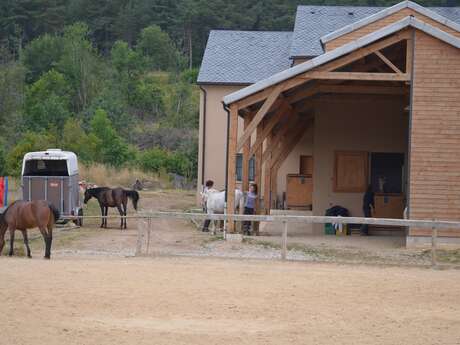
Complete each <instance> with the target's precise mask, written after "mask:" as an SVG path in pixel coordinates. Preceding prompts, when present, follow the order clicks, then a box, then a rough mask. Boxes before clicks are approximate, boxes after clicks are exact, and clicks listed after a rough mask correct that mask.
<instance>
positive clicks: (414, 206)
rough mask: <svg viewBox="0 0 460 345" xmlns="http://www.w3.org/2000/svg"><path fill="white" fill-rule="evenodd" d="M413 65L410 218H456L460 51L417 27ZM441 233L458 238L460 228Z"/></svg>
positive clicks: (459, 209)
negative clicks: (418, 29)
mask: <svg viewBox="0 0 460 345" xmlns="http://www.w3.org/2000/svg"><path fill="white" fill-rule="evenodd" d="M414 68H415V70H414V78H415V79H414V84H413V113H412V138H411V163H410V164H411V171H410V217H411V218H416V219H432V218H434V219H443V220H457V221H458V220H460V50H459V49H456V48H454V47H452V46H450V45H448V44H446V43H444V42H441V41H439V40H437V39H436V38H433V37H431V36H428V35H426V34H424V33H422V32H420V31H416V39H415V65H414ZM430 234H431V232H430V231H425V230H417V229H411V230H410V235H415V236H417V235H430ZM440 235H444V236H456V237H458V236H460V229H457V230H452V231H442V232H440Z"/></svg>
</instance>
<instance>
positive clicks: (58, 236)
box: [0, 191, 460, 345]
mask: <svg viewBox="0 0 460 345" xmlns="http://www.w3.org/2000/svg"><path fill="white" fill-rule="evenodd" d="M141 200H142V202H141V207H142V209H143V210H165V211H166V210H179V211H185V210H188V209H190V208H191V207H193V206H194V194H193V193H190V192H179V191H157V192H146V193H145V192H144V193H142V199H141ZM85 211H86V214H97V212H98V209H97V205H96V204H95V203H90V204H89V205H88V207H87V208H86V210H85ZM111 214H113V210H112V211H111ZM99 224H100V221H99V220H98V219H94V220H90V221H85V227H83V228H79V229H76V228H72V227H68V228H65V227H64V228H59V229H57V230H56V232H55V240H54V242H53V254H52V260H51V261H45V260H43V259H41V257H42V255H43V242H42V240H41V239H40V238H39V237H38V236H36V232H35V233H34V232H33V231H32V236H34V235H35V237H36V238H35V239H34V240H33V241H32V246H33V255H34V258H33V259H31V260H30V259H26V258H24V257H13V258H8V257H5V256H2V257H0V308H1V313H0V345H3V344H12V345H22V344H47V345H53V344H70V345H71V344H75V345H92V344H95V345H104V344H110V345H112V344H155V345H157V344H159V345H161V344H192V345H193V344H219V345H221V344H277V345H279V344H291V343H299V344H307V343H308V344H460V290H459V287H458V282H459V281H460V270H454V269H449V270H433V269H427V268H421V267H407V265H418V266H420V265H424V264H426V263H427V262H428V263H429V253H428V254H427V253H424V252H421V251H418V252H412V251H407V250H405V249H403V248H401V247H400V246H399V245H397V244H395V242H394V240H392V239H389V240H388V239H384V238H383V239H379V238H369V239H367V238H357V239H355V240H353V238H346V239H344V238H336V237H334V236H332V237H315V238H313V237H312V238H311V239H309V240H308V241H307V243H309V244H308V245H307V246H306V245H305V239H302V241H301V242H302V245H300V244H298V243H296V241H297V240H298V239H296V238H295V237H293V238H290V243H289V253H288V258H289V259H291V260H298V261H297V262H293V261H291V262H280V261H277V260H278V259H279V256H280V248H279V238H278V237H277V236H269V235H270V234H265V235H266V236H264V237H260V238H256V237H252V238H245V239H244V242H243V243H230V242H226V241H222V240H221V238H219V236H216V237H213V236H210V235H209V234H205V233H202V232H201V231H199V230H198V229H197V228H196V227H195V226H193V225H192V224H191V223H189V222H185V221H174V220H155V221H153V222H152V229H153V230H152V235H151V249H150V250H151V252H150V253H149V255H148V256H147V257H142V258H140V257H134V254H135V249H136V243H137V222H136V221H134V220H129V221H128V226H129V229H128V230H124V231H120V230H119V229H118V224H119V221H118V220H116V219H113V220H110V221H109V226H110V229H108V230H101V229H99V227H98V226H99ZM18 237H19V238H18V239H17V243H16V254H21V251H23V250H22V243H21V239H20V236H18ZM144 240H145V239H144ZM144 245H145V241H144ZM181 256H183V257H181ZM204 257H206V258H204ZM216 257H221V259H219V258H216ZM231 258H237V260H233V259H231ZM250 258H255V259H265V260H248V259H250ZM267 259H268V260H267ZM275 260H276V261H275ZM318 261H319V262H323V263H318ZM324 262H329V263H324ZM340 262H341V263H347V264H338V263H340ZM350 263H353V265H350ZM364 263H365V264H369V263H370V264H372V265H363V264H364ZM376 263H377V264H382V263H383V264H388V263H391V264H392V266H388V265H386V266H385V265H384V266H381V265H375V264H376ZM356 264H358V265H356ZM395 264H396V265H398V266H399V267H398V266H394V265H395ZM401 265H402V266H401Z"/></svg>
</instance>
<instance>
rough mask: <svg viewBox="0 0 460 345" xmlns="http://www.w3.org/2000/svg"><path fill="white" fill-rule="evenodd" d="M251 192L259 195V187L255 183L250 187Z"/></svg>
mask: <svg viewBox="0 0 460 345" xmlns="http://www.w3.org/2000/svg"><path fill="white" fill-rule="evenodd" d="M249 191H250V192H251V193H254V194H257V185H256V184H255V183H251V184H250V185H249Z"/></svg>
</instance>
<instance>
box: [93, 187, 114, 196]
mask: <svg viewBox="0 0 460 345" xmlns="http://www.w3.org/2000/svg"><path fill="white" fill-rule="evenodd" d="M109 189H110V188H109V187H96V188H88V189H87V191H88V192H89V193H90V194H92V195H94V194H98V193H100V192H104V191H106V190H109Z"/></svg>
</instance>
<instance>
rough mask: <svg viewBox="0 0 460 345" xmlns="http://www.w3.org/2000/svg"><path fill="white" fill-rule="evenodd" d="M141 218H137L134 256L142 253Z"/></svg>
mask: <svg viewBox="0 0 460 345" xmlns="http://www.w3.org/2000/svg"><path fill="white" fill-rule="evenodd" d="M143 221H144V220H143V218H139V219H138V220H137V246H136V254H135V256H139V255H142V222H143Z"/></svg>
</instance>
